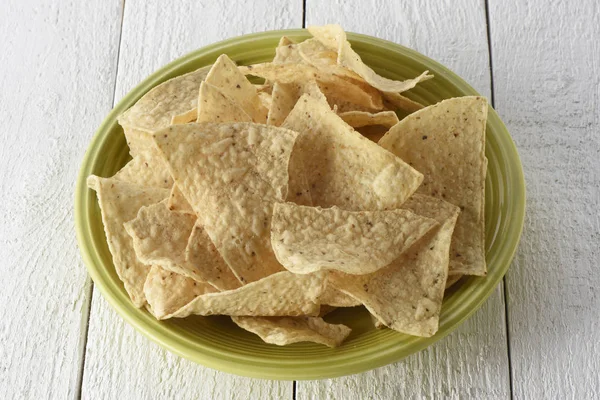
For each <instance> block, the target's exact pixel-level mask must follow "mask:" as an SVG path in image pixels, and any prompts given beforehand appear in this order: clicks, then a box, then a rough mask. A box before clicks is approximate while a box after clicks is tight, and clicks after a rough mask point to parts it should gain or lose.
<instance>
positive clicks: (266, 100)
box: [258, 92, 273, 118]
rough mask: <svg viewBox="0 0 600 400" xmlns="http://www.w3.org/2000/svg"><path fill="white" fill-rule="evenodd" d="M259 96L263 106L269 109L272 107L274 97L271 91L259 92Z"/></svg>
mask: <svg viewBox="0 0 600 400" xmlns="http://www.w3.org/2000/svg"><path fill="white" fill-rule="evenodd" d="M258 97H259V98H260V102H261V103H262V105H263V107H265V108H266V109H267V110H268V109H270V108H271V102H272V101H273V97H272V96H271V94H270V93H266V92H258ZM267 118H268V117H267Z"/></svg>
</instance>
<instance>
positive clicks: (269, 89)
mask: <svg viewBox="0 0 600 400" xmlns="http://www.w3.org/2000/svg"><path fill="white" fill-rule="evenodd" d="M253 86H254V87H255V88H256V92H257V93H258V95H259V96H260V94H261V93H264V94H271V93H273V85H271V84H270V83H263V84H262V85H257V84H254V85H253Z"/></svg>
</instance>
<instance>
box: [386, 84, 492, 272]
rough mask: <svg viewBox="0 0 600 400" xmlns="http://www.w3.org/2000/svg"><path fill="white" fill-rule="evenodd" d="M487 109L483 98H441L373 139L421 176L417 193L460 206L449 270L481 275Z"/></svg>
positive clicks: (483, 240)
mask: <svg viewBox="0 0 600 400" xmlns="http://www.w3.org/2000/svg"><path fill="white" fill-rule="evenodd" d="M487 111H488V104H487V100H486V99H485V98H484V97H479V96H468V97H457V98H453V99H448V100H444V101H442V102H440V103H438V104H435V105H433V106H429V107H426V108H424V109H422V110H420V111H417V112H415V113H413V114H410V115H409V116H407V117H406V118H404V119H403V120H402V121H400V123H398V124H396V125H395V126H394V127H393V128H392V129H390V131H389V132H388V133H387V134H386V135H385V136H384V137H383V138H381V140H380V141H379V145H380V146H382V147H383V148H385V149H387V150H389V151H391V152H392V153H394V154H396V155H398V156H399V157H401V158H402V159H404V160H405V161H407V162H409V163H410V164H411V165H412V166H414V167H415V168H416V169H418V170H419V171H421V172H422V173H423V174H424V176H425V179H424V181H423V185H421V187H420V188H419V190H418V191H419V193H422V194H426V195H430V196H434V197H438V198H443V199H444V200H446V201H448V202H450V203H452V204H456V205H457V206H459V207H460V209H461V211H462V212H461V214H460V216H459V217H458V221H457V222H456V228H455V230H454V237H453V238H452V246H451V249H450V253H451V257H450V273H452V274H459V273H460V274H465V275H485V274H486V265H485V216H484V205H485V175H486V165H487V164H486V163H487V162H486V158H485V127H486V120H487Z"/></svg>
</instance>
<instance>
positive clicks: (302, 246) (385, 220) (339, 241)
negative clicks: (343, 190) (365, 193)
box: [271, 203, 437, 275]
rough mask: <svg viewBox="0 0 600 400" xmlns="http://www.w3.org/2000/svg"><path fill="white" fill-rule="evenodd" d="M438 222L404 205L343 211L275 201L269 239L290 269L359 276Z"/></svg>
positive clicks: (386, 262) (378, 266)
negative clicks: (400, 207)
mask: <svg viewBox="0 0 600 400" xmlns="http://www.w3.org/2000/svg"><path fill="white" fill-rule="evenodd" d="M436 225H437V223H436V222H435V221H434V220H432V219H429V218H425V217H422V216H419V215H417V214H414V213H412V212H411V211H408V210H389V211H345V210H341V209H340V208H338V207H332V208H327V209H322V208H317V207H306V206H298V205H296V204H292V203H284V204H275V208H274V209H273V221H272V222H271V244H272V245H273V250H274V251H275V256H276V257H277V260H279V262H280V263H281V264H282V265H283V266H284V267H285V268H286V269H287V270H288V271H291V272H294V273H297V274H306V273H310V272H315V271H319V270H337V271H342V272H345V273H347V274H353V275H362V274H368V273H372V272H375V271H377V270H379V269H381V268H383V267H385V266H387V265H389V264H390V263H391V262H392V261H394V260H395V259H397V258H398V257H399V256H400V254H402V253H403V252H404V251H405V250H406V249H408V248H409V247H410V246H412V245H413V244H414V243H415V242H416V241H417V240H419V239H420V238H421V237H423V235H425V234H426V233H427V232H428V231H429V230H431V229H432V228H433V227H434V226H436Z"/></svg>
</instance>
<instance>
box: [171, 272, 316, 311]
mask: <svg viewBox="0 0 600 400" xmlns="http://www.w3.org/2000/svg"><path fill="white" fill-rule="evenodd" d="M324 288H325V282H324V275H323V274H322V273H315V274H305V275H296V274H293V273H291V272H288V271H283V272H278V273H276V274H273V275H270V276H267V277H266V278H263V279H261V280H259V281H256V282H251V283H249V284H247V285H244V286H242V287H240V288H239V289H234V290H227V291H225V292H220V293H209V294H204V295H202V296H198V297H196V298H195V299H194V300H192V301H191V302H190V303H189V304H187V305H186V306H185V307H183V308H181V309H179V310H178V311H176V312H175V313H173V314H172V315H168V316H167V317H166V318H171V317H175V318H184V317H187V316H189V315H231V316H270V317H280V316H300V315H307V316H317V315H318V314H319V310H320V304H319V302H318V299H319V296H320V295H321V293H322V292H323V289H324Z"/></svg>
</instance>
